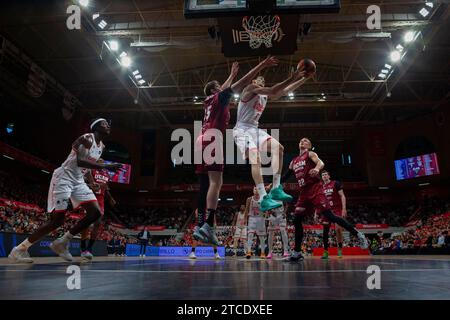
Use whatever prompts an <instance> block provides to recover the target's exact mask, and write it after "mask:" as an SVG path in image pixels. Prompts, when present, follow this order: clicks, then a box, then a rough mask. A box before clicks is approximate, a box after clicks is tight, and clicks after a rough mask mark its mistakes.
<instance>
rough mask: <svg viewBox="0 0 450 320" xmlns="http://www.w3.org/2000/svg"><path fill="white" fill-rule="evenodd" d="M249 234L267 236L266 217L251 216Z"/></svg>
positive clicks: (249, 218)
mask: <svg viewBox="0 0 450 320" xmlns="http://www.w3.org/2000/svg"><path fill="white" fill-rule="evenodd" d="M248 233H249V234H252V233H253V234H254V233H256V235H257V236H265V235H266V234H267V232H266V220H265V219H264V217H254V216H249V217H248Z"/></svg>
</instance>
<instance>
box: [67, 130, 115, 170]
mask: <svg viewBox="0 0 450 320" xmlns="http://www.w3.org/2000/svg"><path fill="white" fill-rule="evenodd" d="M72 147H73V148H74V150H75V151H76V153H77V165H78V166H79V167H81V168H86V169H99V170H101V169H107V170H110V171H116V170H119V169H120V168H122V165H121V164H119V163H111V164H105V163H97V162H95V161H92V160H90V159H89V149H90V148H91V147H92V141H91V140H90V139H88V138H86V137H85V136H82V137H80V138H78V139H77V141H75V143H74V144H73V146H72Z"/></svg>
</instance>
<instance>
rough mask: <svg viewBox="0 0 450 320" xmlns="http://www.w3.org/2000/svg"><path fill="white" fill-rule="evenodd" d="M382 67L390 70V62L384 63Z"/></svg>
mask: <svg viewBox="0 0 450 320" xmlns="http://www.w3.org/2000/svg"><path fill="white" fill-rule="evenodd" d="M384 67H385V68H387V69H389V70H391V68H392V66H391V65H390V64H387V63H386V64H385V65H384Z"/></svg>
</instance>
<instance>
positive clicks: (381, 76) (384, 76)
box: [378, 73, 386, 79]
mask: <svg viewBox="0 0 450 320" xmlns="http://www.w3.org/2000/svg"><path fill="white" fill-rule="evenodd" d="M378 77H379V78H381V79H386V75H385V74H384V73H380V74H379V75H378Z"/></svg>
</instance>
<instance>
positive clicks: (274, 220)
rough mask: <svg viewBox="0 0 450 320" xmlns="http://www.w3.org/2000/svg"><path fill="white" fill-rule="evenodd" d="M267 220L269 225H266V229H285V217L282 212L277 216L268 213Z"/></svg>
mask: <svg viewBox="0 0 450 320" xmlns="http://www.w3.org/2000/svg"><path fill="white" fill-rule="evenodd" d="M267 220H269V226H268V227H267V230H268V231H278V230H280V229H286V226H287V222H286V217H284V215H282V214H281V215H278V216H273V215H270V216H269V218H268V219H267Z"/></svg>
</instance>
